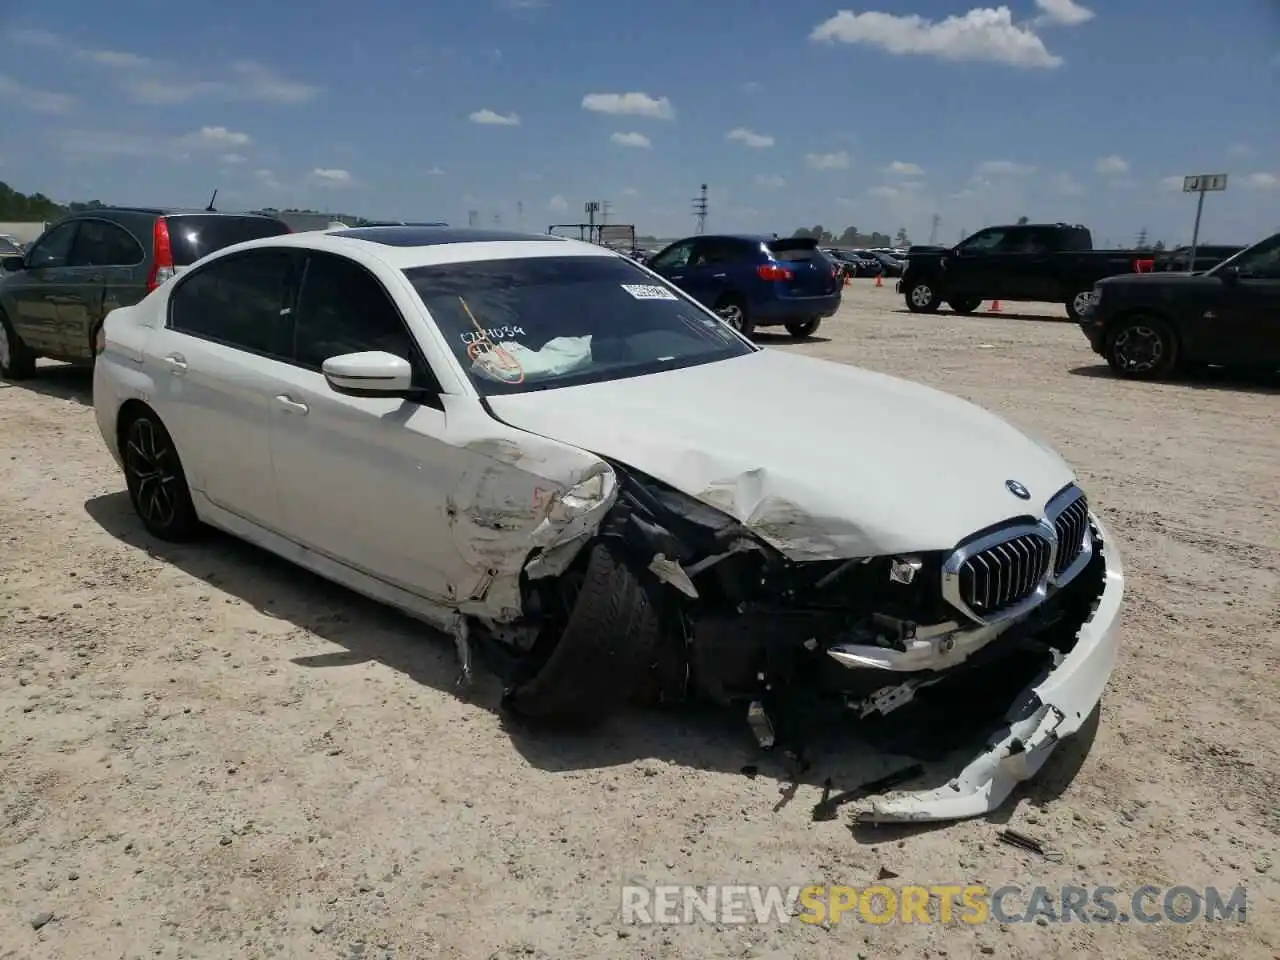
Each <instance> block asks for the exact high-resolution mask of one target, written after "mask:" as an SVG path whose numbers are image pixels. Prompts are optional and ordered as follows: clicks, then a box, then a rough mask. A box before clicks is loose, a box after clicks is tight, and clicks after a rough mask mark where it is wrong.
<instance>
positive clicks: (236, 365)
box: [147, 250, 301, 532]
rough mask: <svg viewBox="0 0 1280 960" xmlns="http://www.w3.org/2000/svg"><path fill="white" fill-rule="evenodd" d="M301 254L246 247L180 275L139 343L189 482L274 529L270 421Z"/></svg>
mask: <svg viewBox="0 0 1280 960" xmlns="http://www.w3.org/2000/svg"><path fill="white" fill-rule="evenodd" d="M300 262H301V255H300V254H298V253H296V252H295V251H292V250H248V251H244V252H242V253H236V254H231V255H229V256H226V257H220V258H219V259H217V260H214V261H213V262H212V263H208V264H205V265H204V266H202V267H200V268H199V269H197V270H195V271H192V272H191V273H190V275H188V276H183V277H179V278H178V279H177V280H176V281H174V283H175V286H174V288H173V290H172V291H171V292H170V294H169V305H168V316H167V320H166V323H165V326H164V327H163V328H161V329H159V330H157V331H156V333H155V335H154V336H153V337H152V339H151V341H150V343H149V344H148V346H147V354H148V360H149V362H150V363H151V364H153V365H154V367H155V370H154V378H155V382H156V384H157V386H158V389H159V392H160V397H159V398H158V400H159V403H158V404H157V409H158V410H159V412H160V415H161V416H162V417H163V418H164V421H165V424H166V426H167V427H168V428H169V433H170V434H171V435H172V436H173V439H174V443H175V444H177V447H178V453H179V455H180V456H181V457H182V464H183V467H184V469H185V470H186V472H187V479H188V481H189V482H190V484H191V486H192V488H193V489H195V490H197V491H199V492H200V493H203V494H204V495H205V496H206V497H208V499H209V500H210V501H212V502H213V503H214V505H215V506H218V507H221V508H222V509H223V510H226V511H228V512H230V513H233V514H235V515H237V516H239V517H242V518H244V519H246V520H250V521H252V522H253V523H256V524H258V525H259V526H262V527H266V528H267V529H270V530H273V531H276V532H279V531H280V528H281V518H280V511H279V502H278V500H277V497H276V484H275V473H274V471H273V470H272V465H271V446H270V431H271V421H272V419H273V418H274V416H275V411H276V406H277V401H276V397H277V396H279V395H280V394H283V393H285V392H286V391H287V390H288V388H289V382H290V377H291V375H292V371H293V368H292V366H290V363H291V361H292V357H293V317H292V305H293V298H294V293H295V290H296V286H297V277H298V273H299V271H298V269H297V266H298V264H299V263H300Z"/></svg>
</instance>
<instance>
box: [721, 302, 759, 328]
mask: <svg viewBox="0 0 1280 960" xmlns="http://www.w3.org/2000/svg"><path fill="white" fill-rule="evenodd" d="M716 314H717V315H718V316H719V317H720V319H721V320H723V321H724V322H725V323H727V324H728V325H729V326H731V327H733V329H735V330H737V331H738V332H739V333H740V334H742V335H743V336H744V337H749V336H751V333H752V331H753V330H754V329H755V324H754V323H752V322H751V318H750V317H749V316H748V315H747V305H746V304H745V303H743V302H742V301H741V300H739V299H738V298H737V297H726V298H725V299H723V300H721V301H720V302H719V303H717V304H716Z"/></svg>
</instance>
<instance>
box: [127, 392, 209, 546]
mask: <svg viewBox="0 0 1280 960" xmlns="http://www.w3.org/2000/svg"><path fill="white" fill-rule="evenodd" d="M120 452H121V454H122V457H123V459H124V476H125V483H126V484H127V485H128V488H129V499H130V501H132V503H133V509H134V510H135V511H136V512H137V514H138V517H139V518H140V519H141V520H142V525H143V526H145V527H146V528H147V531H148V532H149V533H150V534H151V535H152V536H154V537H158V538H159V539H161V540H169V541H172V542H175V543H177V542H182V541H184V540H190V539H192V538H193V537H194V536H195V535H196V534H198V533H199V532H200V520H199V518H198V517H197V516H196V510H195V506H194V505H193V504H192V502H191V490H190V489H189V488H188V487H187V477H186V474H185V473H183V470H182V462H181V461H180V460H179V459H178V451H177V449H176V448H175V447H174V445H173V438H172V437H170V436H169V431H168V430H166V429H165V428H164V424H162V423H161V422H160V420H159V418H157V417H156V416H155V414H153V413H151V412H150V411H148V412H145V413H140V414H138V416H136V417H134V418H133V419H132V420H131V421H130V422H129V424H128V426H126V427H125V430H124V440H123V443H122V444H121V451H120Z"/></svg>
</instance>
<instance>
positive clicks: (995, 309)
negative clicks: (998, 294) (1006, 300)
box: [991, 300, 1000, 313]
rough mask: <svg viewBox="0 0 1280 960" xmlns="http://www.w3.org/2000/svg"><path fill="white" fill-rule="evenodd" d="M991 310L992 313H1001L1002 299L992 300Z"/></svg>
mask: <svg viewBox="0 0 1280 960" xmlns="http://www.w3.org/2000/svg"><path fill="white" fill-rule="evenodd" d="M991 312H992V313H999V312H1000V301H999V300H992V301H991Z"/></svg>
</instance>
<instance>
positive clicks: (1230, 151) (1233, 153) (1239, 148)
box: [1227, 143, 1253, 158]
mask: <svg viewBox="0 0 1280 960" xmlns="http://www.w3.org/2000/svg"><path fill="white" fill-rule="evenodd" d="M1227 156H1229V157H1236V158H1243V157H1251V156H1253V147H1251V146H1249V144H1247V143H1233V144H1232V145H1231V146H1230V147H1228V148H1227Z"/></svg>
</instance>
